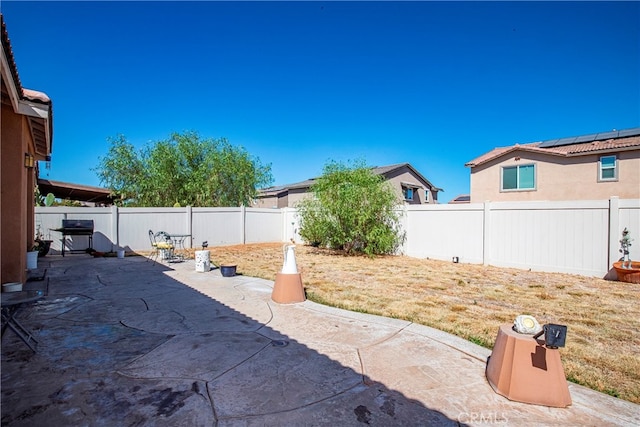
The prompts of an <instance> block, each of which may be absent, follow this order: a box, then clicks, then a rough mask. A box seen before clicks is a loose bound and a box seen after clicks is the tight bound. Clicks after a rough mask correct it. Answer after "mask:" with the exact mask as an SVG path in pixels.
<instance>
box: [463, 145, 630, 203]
mask: <svg viewBox="0 0 640 427" xmlns="http://www.w3.org/2000/svg"><path fill="white" fill-rule="evenodd" d="M610 154H611V153H606V154H590V155H585V156H579V157H558V156H551V155H545V154H543V153H530V152H526V151H514V152H512V153H510V154H509V155H508V156H505V157H502V158H498V159H494V160H492V161H489V162H487V163H485V164H483V165H480V166H476V167H475V168H473V170H472V172H471V203H480V202H484V201H487V200H491V201H533V200H601V199H608V198H609V197H611V196H618V197H620V198H622V199H637V198H640V150H634V151H622V152H619V153H616V155H617V158H618V166H617V167H618V180H617V181H599V179H598V173H599V166H598V163H599V161H600V157H601V156H603V155H610ZM525 164H533V165H535V189H533V190H510V191H501V171H502V167H504V166H516V165H525Z"/></svg>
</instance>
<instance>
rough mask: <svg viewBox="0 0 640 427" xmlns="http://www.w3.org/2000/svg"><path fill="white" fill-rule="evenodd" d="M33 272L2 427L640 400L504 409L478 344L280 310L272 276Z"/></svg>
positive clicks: (433, 413) (61, 265)
mask: <svg viewBox="0 0 640 427" xmlns="http://www.w3.org/2000/svg"><path fill="white" fill-rule="evenodd" d="M45 269H46V277H45V279H44V280H42V281H32V282H29V283H27V287H26V288H27V289H29V288H31V289H42V290H44V291H45V294H46V296H45V298H44V299H42V300H41V301H39V302H37V303H35V304H33V305H32V306H29V307H26V308H25V309H24V310H23V311H22V312H21V315H20V320H21V322H22V323H23V324H24V325H25V326H26V327H27V328H29V329H31V330H32V331H34V334H35V336H36V338H37V339H38V341H39V346H38V352H37V353H36V354H34V353H32V352H31V350H29V348H28V347H27V346H25V345H24V344H23V343H22V342H21V341H20V340H19V339H18V338H17V337H16V336H15V335H14V334H13V333H12V332H11V331H7V332H6V334H5V336H4V337H3V340H2V425H3V426H64V425H66V426H70V425H73V426H133V425H135V426H320V425H332V426H361V425H372V426H418V425H420V426H447V425H473V426H479V425H494V424H502V425H513V426H577V425H581V426H585V425H592V426H607V425H609V426H616V425H617V426H629V425H640V406H638V405H635V404H632V403H629V402H626V401H622V400H619V399H616V398H613V397H610V396H608V395H605V394H602V393H598V392H595V391H592V390H590V389H587V388H585V387H581V386H578V385H575V384H571V383H570V385H569V389H570V393H571V398H572V400H573V404H572V405H571V406H569V407H568V408H548V407H543V406H537V405H529V404H524V403H517V402H512V401H509V400H507V399H506V398H504V397H502V396H500V395H498V394H496V393H495V392H494V391H493V389H492V388H491V386H490V385H489V384H488V382H487V380H486V378H485V367H486V362H487V358H488V356H489V355H490V353H491V352H490V350H487V349H485V348H482V347H479V346H477V345H475V344H472V343H470V342H467V341H465V340H462V339H459V338H457V337H455V336H452V335H449V334H446V333H443V332H440V331H437V330H434V329H431V328H428V327H424V326H420V325H416V324H413V323H411V322H407V321H401V320H395V319H389V318H383V317H378V316H372V315H366V314H361V313H353V312H348V311H344V310H338V309H334V308H330V307H325V306H322V305H318V304H315V303H312V302H310V301H306V302H304V303H298V304H289V305H282V304H277V303H274V302H273V301H272V300H271V291H272V287H273V282H271V281H267V280H262V279H257V278H252V277H245V276H242V275H238V276H235V277H230V278H225V277H222V276H221V275H220V272H219V270H217V269H214V270H212V271H210V272H206V273H197V272H196V271H195V268H194V262H193V261H186V262H183V263H176V264H170V265H163V264H155V265H154V264H153V263H152V262H148V261H147V260H146V258H144V257H126V258H125V259H118V258H95V259H94V258H91V257H90V256H88V255H84V254H83V255H67V256H66V257H64V258H62V257H60V256H48V257H45V258H41V259H40V260H39V271H38V273H39V274H43V273H45ZM240 273H242V272H241V271H240ZM569 339H570V338H569Z"/></svg>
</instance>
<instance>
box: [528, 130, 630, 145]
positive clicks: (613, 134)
mask: <svg viewBox="0 0 640 427" xmlns="http://www.w3.org/2000/svg"><path fill="white" fill-rule="evenodd" d="M635 135H640V128H632V129H625V130H621V131H616V130H614V131H609V132H601V133H592V134H589V135H582V136H572V137H569V138H559V139H549V140H547V141H543V142H542V143H540V145H539V147H540V148H551V147H560V146H562V145H571V144H581V143H584V142H592V141H603V140H605V139H612V138H622V137H625V136H635Z"/></svg>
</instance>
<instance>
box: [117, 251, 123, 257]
mask: <svg viewBox="0 0 640 427" xmlns="http://www.w3.org/2000/svg"><path fill="white" fill-rule="evenodd" d="M117 252H118V258H120V259H124V249H118V251H117Z"/></svg>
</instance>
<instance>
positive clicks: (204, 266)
mask: <svg viewBox="0 0 640 427" xmlns="http://www.w3.org/2000/svg"><path fill="white" fill-rule="evenodd" d="M210 255H211V252H210V251H207V250H202V251H196V253H195V258H196V271H197V272H198V273H205V272H207V271H210V270H211V261H210Z"/></svg>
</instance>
